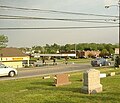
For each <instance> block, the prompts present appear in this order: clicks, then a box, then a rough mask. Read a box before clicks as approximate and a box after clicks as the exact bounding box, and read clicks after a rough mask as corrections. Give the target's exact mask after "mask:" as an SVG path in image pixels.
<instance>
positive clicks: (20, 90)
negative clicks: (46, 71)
mask: <svg viewBox="0 0 120 103" xmlns="http://www.w3.org/2000/svg"><path fill="white" fill-rule="evenodd" d="M100 71H101V72H106V73H109V72H110V71H116V72H117V73H118V75H116V76H113V77H106V78H102V79H101V84H102V85H103V92H101V93H98V94H92V95H89V94H82V93H80V88H81V87H82V81H80V80H81V79H82V73H81V72H78V73H71V76H70V81H71V82H72V84H70V85H67V86H60V87H55V86H53V85H52V84H53V78H51V79H42V77H36V78H28V79H19V80H9V81H0V103H119V102H120V75H119V73H120V70H119V69H118V70H114V69H113V68H110V69H109V68H101V69H100Z"/></svg>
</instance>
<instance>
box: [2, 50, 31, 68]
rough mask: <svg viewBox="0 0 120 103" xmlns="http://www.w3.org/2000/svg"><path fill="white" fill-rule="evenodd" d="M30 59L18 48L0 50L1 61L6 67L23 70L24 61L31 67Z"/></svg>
mask: <svg viewBox="0 0 120 103" xmlns="http://www.w3.org/2000/svg"><path fill="white" fill-rule="evenodd" d="M29 59H30V57H29V56H28V55H26V54H24V53H23V52H22V51H21V50H19V49H18V48H3V49H1V50H0V61H1V62H2V63H3V64H5V65H6V66H10V67H14V68H21V67H23V65H22V63H23V61H27V65H28V66H29Z"/></svg>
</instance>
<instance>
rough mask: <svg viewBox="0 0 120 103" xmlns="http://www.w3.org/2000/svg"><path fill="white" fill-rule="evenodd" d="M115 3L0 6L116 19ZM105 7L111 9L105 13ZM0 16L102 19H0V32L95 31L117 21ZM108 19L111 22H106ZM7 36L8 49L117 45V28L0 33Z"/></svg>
mask: <svg viewBox="0 0 120 103" xmlns="http://www.w3.org/2000/svg"><path fill="white" fill-rule="evenodd" d="M117 3H118V0H0V6H11V7H20V8H31V9H33V8H37V9H41V10H55V11H64V12H73V13H85V14H96V15H114V16H116V15H118V7H117V6H116V5H117ZM105 5H110V8H108V9H106V8H105ZM0 15H14V16H15V15H17V16H29V17H43V18H62V19H104V20H103V21H102V22H105V23H93V22H75V21H57V20H56V21H55V20H54V21H53V20H22V19H21V20H20V19H19V20H15V19H14V20H11V19H7V20H6V19H0V28H3V27H4V28H10V27H13V28H14V27H17V28H24V27H26V28H31V27H33V28H46V27H85V26H86V27H93V26H94V27H96V26H117V24H111V23H107V22H113V21H112V20H113V19H117V18H116V17H101V16H91V15H74V14H65V13H55V12H54V13H53V12H47V11H46V12H45V11H25V10H15V9H5V8H0ZM108 19H111V20H109V21H108ZM115 23H117V21H115ZM2 34H3V35H6V36H8V39H9V42H8V46H9V47H32V46H44V45H46V44H49V45H52V44H53V43H56V44H59V45H65V44H73V43H112V44H115V43H118V27H114V28H92V29H90V28H89V29H88V28H81V29H80V28H79V29H60V30H59V29H52V30H48V29H29V30H27V29H24V30H23V29H22V30H0V35H2Z"/></svg>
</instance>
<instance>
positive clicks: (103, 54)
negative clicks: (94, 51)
mask: <svg viewBox="0 0 120 103" xmlns="http://www.w3.org/2000/svg"><path fill="white" fill-rule="evenodd" d="M108 55H109V53H108V51H107V49H103V50H102V51H101V53H100V56H101V57H105V56H108Z"/></svg>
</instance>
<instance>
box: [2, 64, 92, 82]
mask: <svg viewBox="0 0 120 103" xmlns="http://www.w3.org/2000/svg"><path fill="white" fill-rule="evenodd" d="M90 68H92V67H91V66H90V64H68V65H65V64H63V65H55V66H42V67H37V68H21V69H18V75H17V76H15V77H1V78H0V80H11V79H20V78H29V77H36V76H45V75H52V74H59V73H69V72H76V71H84V70H87V69H90Z"/></svg>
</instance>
